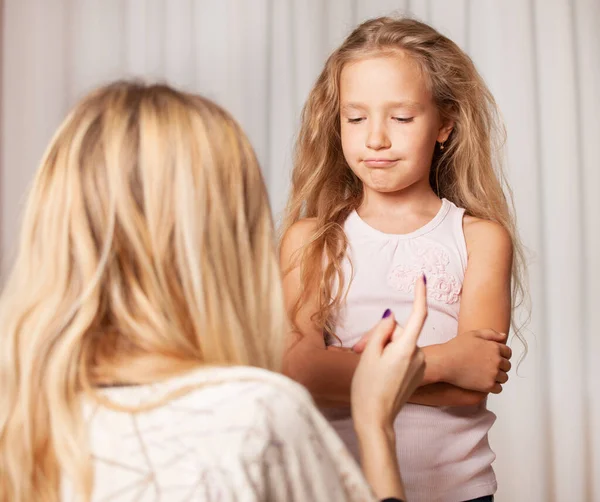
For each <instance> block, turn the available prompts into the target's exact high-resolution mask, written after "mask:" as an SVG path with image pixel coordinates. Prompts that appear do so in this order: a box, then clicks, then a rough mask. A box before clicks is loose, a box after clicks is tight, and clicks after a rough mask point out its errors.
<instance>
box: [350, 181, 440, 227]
mask: <svg viewBox="0 0 600 502" xmlns="http://www.w3.org/2000/svg"><path fill="white" fill-rule="evenodd" d="M424 181H426V183H418V184H417V183H415V184H414V185H411V186H409V187H407V188H405V189H402V190H399V191H397V192H377V191H375V190H370V189H368V188H366V187H365V193H364V197H363V201H362V203H361V205H360V206H359V208H358V209H357V212H358V214H359V215H360V216H361V217H367V218H368V217H372V218H377V217H381V216H387V217H405V216H407V215H414V214H424V215H426V214H433V215H435V214H436V213H437V212H438V210H439V208H440V204H441V201H440V198H439V197H438V196H437V195H436V194H435V192H434V191H433V190H432V188H431V186H430V185H429V180H424Z"/></svg>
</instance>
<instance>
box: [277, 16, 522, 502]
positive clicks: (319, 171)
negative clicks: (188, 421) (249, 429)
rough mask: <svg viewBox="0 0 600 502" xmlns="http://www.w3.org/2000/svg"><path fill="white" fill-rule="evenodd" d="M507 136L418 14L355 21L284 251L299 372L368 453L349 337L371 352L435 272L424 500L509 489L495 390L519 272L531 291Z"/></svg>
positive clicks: (446, 44) (307, 141) (427, 338)
mask: <svg viewBox="0 0 600 502" xmlns="http://www.w3.org/2000/svg"><path fill="white" fill-rule="evenodd" d="M498 131H499V128H498V120H497V115H496V107H495V103H494V100H493V97H492V96H491V94H490V92H489V90H488V89H487V87H486V86H485V84H484V82H483V80H482V78H481V77H480V75H479V74H478V73H477V71H476V69H475V68H474V66H473V63H472V62H471V60H470V59H469V57H468V56H467V55H466V54H465V53H464V52H463V51H461V50H460V49H459V48H458V46H457V45H456V44H454V43H453V42H452V41H450V40H449V39H447V38H446V37H444V36H442V35H440V34H439V33H438V32H437V31H435V30H434V29H433V28H431V27H429V26H427V25H425V24H423V23H420V22H417V21H414V20H410V19H391V18H378V19H373V20H370V21H367V22H365V23H363V24H362V25H360V26H359V27H358V28H356V29H355V30H354V31H353V32H352V33H351V34H350V36H349V37H348V38H347V39H346V40H345V41H344V43H343V44H342V46H341V47H340V48H339V49H337V50H336V51H335V52H334V53H333V54H332V55H331V56H330V57H329V59H328V61H327V63H326V64H325V68H324V70H323V71H322V73H321V75H320V76H319V78H318V80H317V82H316V84H315V86H314V88H313V90H312V91H311V93H310V95H309V97H308V101H307V103H306V105H305V108H304V111H303V117H302V126H301V130H300V134H299V139H298V143H297V148H296V158H295V166H294V172H293V178H292V193H291V196H290V201H289V205H288V214H287V221H286V232H285V234H284V238H283V241H282V245H281V261H282V267H283V270H284V274H285V278H284V289H285V295H286V301H287V305H288V309H289V312H290V316H291V318H292V320H293V323H294V327H295V334H296V336H295V339H294V340H293V342H292V343H291V345H290V348H289V350H288V354H287V358H286V371H287V372H288V374H290V375H291V376H293V377H294V378H295V379H297V380H298V381H300V382H302V383H303V384H304V385H306V386H307V387H308V388H309V390H310V391H311V392H312V394H313V396H314V397H315V398H316V400H317V401H318V402H319V403H320V404H321V405H322V406H325V407H336V406H337V408H332V409H330V410H329V411H328V414H329V418H330V420H331V421H332V423H333V424H334V426H335V428H336V429H337V430H338V432H339V433H340V435H341V437H342V438H343V439H344V441H345V442H346V444H347V445H348V446H349V447H350V449H351V450H352V451H354V452H355V454H358V446H357V442H356V439H355V436H354V432H353V429H352V421H351V418H350V416H349V411H348V409H347V408H341V409H340V407H343V406H345V405H346V406H347V404H348V400H349V395H350V394H349V391H348V389H349V382H350V380H351V377H352V374H353V372H354V369H355V366H356V364H357V362H358V359H359V357H358V355H357V354H355V353H352V352H350V351H348V350H340V347H342V348H349V347H353V346H354V347H355V352H360V351H361V350H362V345H363V343H364V341H361V337H362V336H363V334H364V333H365V332H366V331H367V330H368V328H369V327H370V326H371V325H372V324H373V323H374V322H375V320H376V316H377V313H378V312H379V310H380V309H381V308H382V307H384V306H391V307H392V310H393V312H394V313H395V314H396V317H397V319H399V321H400V322H402V320H403V319H405V318H406V316H407V313H408V311H407V309H408V308H409V306H410V304H411V302H412V298H413V293H414V286H415V282H416V281H417V280H418V278H419V277H420V276H421V274H425V276H426V279H427V284H428V301H429V316H428V320H427V322H426V324H425V327H424V329H423V332H422V334H421V337H420V341H419V343H420V345H421V346H423V347H424V349H423V350H424V352H425V357H426V362H427V370H426V374H425V379H424V381H423V386H422V387H421V388H420V389H418V391H417V392H416V393H415V394H414V395H413V397H412V398H411V400H410V401H411V402H412V403H414V404H412V405H408V406H407V407H406V408H405V409H404V410H403V411H402V412H401V413H400V415H399V417H398V419H397V421H396V424H395V433H396V436H397V439H398V441H397V445H398V456H399V462H400V465H401V466H402V469H403V477H404V480H405V482H406V487H407V495H408V499H409V500H411V501H416V502H418V501H423V502H433V501H437V500H439V501H444V502H458V501H465V500H469V499H476V498H478V497H489V498H488V500H491V497H492V495H493V493H494V492H495V490H496V480H495V476H494V472H493V470H492V467H491V464H492V462H493V460H494V458H495V457H494V453H493V452H492V451H491V449H490V447H489V444H488V440H487V434H488V431H489V429H490V427H491V426H492V424H493V422H494V415H493V414H492V413H491V412H489V411H487V409H486V402H485V396H486V395H487V393H489V392H493V393H499V392H500V391H501V390H502V388H501V385H502V384H504V383H505V382H506V381H507V379H508V375H507V372H508V371H509V369H510V362H509V359H510V357H511V351H510V349H509V348H508V347H506V345H505V342H506V335H505V334H504V333H506V332H507V331H508V329H509V326H510V317H511V275H512V279H513V289H514V292H515V294H517V295H519V294H520V292H521V286H520V284H521V281H520V263H521V260H520V256H521V251H520V245H519V242H518V240H517V237H516V233H515V226H514V221H513V219H512V217H511V214H510V212H509V208H508V205H507V201H506V199H505V196H504V193H503V189H502V180H503V178H502V175H501V172H500V171H499V170H498V169H497V168H498V164H497V158H496V157H497V153H498V152H497V148H498V143H497V141H496V140H497V138H496V136H497V132H498ZM513 254H515V256H516V259H515V260H513ZM355 344H356V345H355ZM423 405H427V406H423ZM482 500H485V499H482Z"/></svg>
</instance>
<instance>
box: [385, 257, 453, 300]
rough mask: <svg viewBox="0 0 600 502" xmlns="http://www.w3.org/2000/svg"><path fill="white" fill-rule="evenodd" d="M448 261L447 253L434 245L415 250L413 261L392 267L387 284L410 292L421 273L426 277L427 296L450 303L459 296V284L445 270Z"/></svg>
mask: <svg viewBox="0 0 600 502" xmlns="http://www.w3.org/2000/svg"><path fill="white" fill-rule="evenodd" d="M449 263H450V257H449V256H448V253H446V251H444V250H443V249H442V248H440V247H438V246H434V245H429V246H424V247H421V248H419V249H418V250H417V252H416V256H415V259H414V262H413V263H409V264H401V265H397V266H395V267H394V268H392V270H391V272H390V273H389V275H388V278H387V280H388V284H389V285H390V286H391V287H393V288H394V289H397V290H398V291H404V292H406V293H412V292H413V291H414V289H415V282H416V281H417V279H418V278H419V277H421V275H423V274H425V276H426V277H427V297H428V298H431V299H433V300H436V301H438V302H442V303H447V304H452V303H456V302H458V300H459V298H460V291H461V285H460V283H459V281H458V279H457V278H456V277H455V276H454V275H453V274H451V273H450V272H448V271H447V270H446V267H447V266H448V264H449Z"/></svg>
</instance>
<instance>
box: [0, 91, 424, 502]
mask: <svg viewBox="0 0 600 502" xmlns="http://www.w3.org/2000/svg"><path fill="white" fill-rule="evenodd" d="M274 238H275V237H274V233H273V227H272V222H271V216H270V211H269V205H268V199H267V195H266V192H265V187H264V185H263V181H262V178H261V173H260V169H259V166H258V164H257V161H256V158H255V156H254V153H253V151H252V148H251V147H250V145H249V143H248V141H247V139H246V137H245V136H244V134H243V132H242V131H241V130H240V128H239V127H238V125H237V124H236V123H235V122H234V121H233V120H232V119H231V117H230V116H229V115H228V114H227V113H226V112H225V111H223V110H222V109H221V108H219V107H218V106H216V105H215V104H213V103H211V102H210V101H208V100H206V99H203V98H201V97H197V96H193V95H190V94H184V93H181V92H177V91H176V90H173V89H171V88H169V87H166V86H145V85H141V84H135V83H116V84H113V85H109V86H107V87H104V88H101V89H99V90H97V91H96V92H93V93H92V94H91V95H89V96H88V97H86V98H85V99H84V100H83V101H82V102H81V103H79V104H78V105H77V106H76V107H75V109H74V110H73V111H72V112H71V113H70V115H69V116H68V117H67V118H66V120H65V121H64V123H63V124H62V125H61V127H60V128H59V130H58V131H57V132H56V134H55V136H54V138H53V139H52V141H51V143H50V145H49V147H48V149H47V152H46V154H45V156H44V158H43V160H42V163H41V166H40V168H39V170H38V172H37V175H36V177H35V180H34V183H33V188H32V190H31V193H30V195H29V199H28V202H27V206H26V211H25V217H24V222H23V227H22V235H21V240H20V246H19V252H18V257H17V260H16V264H15V266H14V269H13V270H12V274H11V276H10V278H9V281H8V284H7V285H6V288H5V290H4V293H3V295H2V298H1V300H0V325H1V326H2V332H1V335H0V345H1V347H2V351H1V353H0V357H1V359H0V501H1V502H32V501H36V502H57V501H59V500H68V501H71V500H77V501H90V500H92V501H100V500H103V501H125V500H142V501H154V500H165V501H169V502H177V501H184V500H186V501H191V500H194V501H196V500H198V501H200V500H202V501H204V500H206V501H208V500H222V501H230V500H231V501H233V500H236V501H243V500H247V501H258V500H277V501H288V500H298V501H309V500H310V501H320V500H357V501H358V500H374V498H375V496H377V497H378V498H383V497H402V496H403V488H402V483H401V480H400V477H399V474H398V471H397V469H396V457H395V449H394V442H395V438H394V434H393V429H392V421H393V418H394V417H395V415H396V413H397V412H398V410H399V408H400V406H401V405H402V404H403V402H404V401H405V399H406V397H407V396H408V395H410V393H411V392H412V390H413V389H414V388H415V386H416V385H417V384H418V382H419V380H420V378H421V377H422V373H423V356H422V354H421V353H420V351H419V350H418V349H416V347H415V340H416V338H417V336H418V334H419V331H420V328H421V326H422V323H423V321H424V318H425V314H426V303H425V302H426V299H425V286H424V285H421V286H420V288H421V289H420V290H419V291H420V292H419V294H418V295H417V300H416V308H415V311H414V315H413V318H412V320H411V321H410V322H409V324H408V325H407V326H406V329H405V332H404V333H403V334H402V333H401V329H400V328H398V327H397V326H396V323H395V321H394V318H393V316H390V315H386V317H385V318H384V319H383V320H380V321H379V322H378V323H377V324H376V326H375V328H374V329H373V331H372V336H373V340H372V342H370V343H369V345H368V346H367V349H366V350H365V353H364V356H363V363H361V365H360V366H359V368H358V370H357V377H356V378H355V386H354V390H353V395H354V396H355V402H356V406H355V408H354V413H355V418H356V423H357V431H358V434H359V437H361V438H362V440H363V444H362V447H363V460H364V467H365V472H366V476H367V479H368V480H369V481H370V482H371V487H372V488H371V487H369V485H368V484H367V482H366V480H365V478H364V477H363V475H362V474H361V472H360V470H359V468H358V466H357V465H356V464H355V463H354V461H353V459H352V458H351V457H350V455H349V453H348V452H347V450H346V449H345V447H344V446H343V444H342V443H341V441H340V440H339V439H338V437H337V436H336V435H335V433H334V432H333V431H332V430H331V429H330V426H329V425H328V424H327V422H326V421H325V419H324V418H323V417H322V416H321V415H320V414H319V413H318V412H317V411H316V408H315V406H314V404H313V401H312V399H311V398H310V396H309V394H308V393H307V392H306V391H305V390H304V389H303V388H302V387H300V386H299V385H298V384H295V383H293V382H292V381H291V380H288V379H287V378H285V377H283V376H281V375H278V374H276V373H275V372H276V371H278V370H279V369H280V361H281V355H282V345H283V343H284V334H285V332H286V329H287V327H286V324H287V323H286V317H287V316H286V311H285V308H284V304H283V294H282V286H281V283H280V276H279V266H278V260H277V257H276V252H275V248H274ZM392 337H395V339H394V340H393V341H392Z"/></svg>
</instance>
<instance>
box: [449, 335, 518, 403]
mask: <svg viewBox="0 0 600 502" xmlns="http://www.w3.org/2000/svg"><path fill="white" fill-rule="evenodd" d="M506 339H507V336H506V334H504V333H498V332H497V331H494V330H493V329H481V330H475V331H469V332H467V333H462V334H460V335H458V336H457V337H455V338H453V339H452V340H450V341H449V342H446V343H445V344H443V345H444V360H445V361H446V362H447V363H446V364H444V366H445V368H446V370H445V373H446V374H445V375H444V381H446V382H448V383H451V384H453V385H456V386H457V387H462V388H463V389H467V390H475V391H479V392H491V393H493V394H499V393H500V392H502V384H505V383H506V382H507V381H508V371H509V370H510V368H511V364H510V358H511V357H512V351H511V350H510V348H509V347H508V346H506V345H505V343H506Z"/></svg>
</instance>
